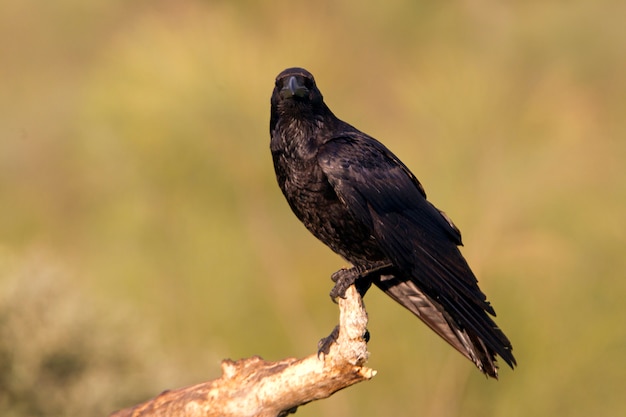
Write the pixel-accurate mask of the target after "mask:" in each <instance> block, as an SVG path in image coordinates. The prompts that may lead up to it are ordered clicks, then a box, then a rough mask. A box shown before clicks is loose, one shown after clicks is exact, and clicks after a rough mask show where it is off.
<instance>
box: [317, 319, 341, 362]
mask: <svg viewBox="0 0 626 417" xmlns="http://www.w3.org/2000/svg"><path fill="white" fill-rule="evenodd" d="M338 337H339V326H335V328H334V329H333V331H332V332H330V334H329V335H328V336H327V337H325V338H323V339H322V340H320V341H319V342H318V343H317V357H318V359H323V358H324V357H325V356H326V355H328V353H329V352H330V347H331V346H332V344H333V343H335V342H336V341H337V338H338Z"/></svg>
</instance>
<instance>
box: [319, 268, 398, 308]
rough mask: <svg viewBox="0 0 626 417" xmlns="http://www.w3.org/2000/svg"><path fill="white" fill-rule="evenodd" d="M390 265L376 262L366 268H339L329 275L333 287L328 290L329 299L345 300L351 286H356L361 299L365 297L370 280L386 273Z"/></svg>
mask: <svg viewBox="0 0 626 417" xmlns="http://www.w3.org/2000/svg"><path fill="white" fill-rule="evenodd" d="M391 268H392V265H391V264H390V263H388V262H382V261H381V262H378V263H374V264H371V265H366V266H355V267H352V268H341V269H340V270H339V271H337V272H335V273H333V274H332V275H331V277H330V278H331V279H332V280H333V282H334V283H335V286H334V287H333V289H332V290H330V298H331V299H332V300H333V301H334V300H335V299H336V298H337V297H341V298H345V296H346V290H347V289H348V287H349V286H350V285H352V284H354V285H355V286H356V289H357V291H358V292H359V294H360V295H361V297H364V296H365V293H366V292H367V290H369V288H370V286H371V285H372V278H374V277H375V276H377V275H381V274H384V273H388V270H390V269H391Z"/></svg>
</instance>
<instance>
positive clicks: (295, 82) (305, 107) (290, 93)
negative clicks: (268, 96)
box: [272, 68, 325, 118]
mask: <svg viewBox="0 0 626 417" xmlns="http://www.w3.org/2000/svg"><path fill="white" fill-rule="evenodd" d="M324 107H325V106H324V99H323V97H322V93H320V90H318V88H317V86H316V85H315V79H314V78H313V74H311V73H310V72H309V71H307V70H305V69H304V68H287V69H286V70H284V71H283V72H281V73H280V74H278V76H277V77H276V84H275V85H274V92H273V93H272V113H276V116H279V117H280V116H290V117H296V118H301V117H310V116H313V115H316V114H319V113H320V112H323V111H324V110H323V108H324Z"/></svg>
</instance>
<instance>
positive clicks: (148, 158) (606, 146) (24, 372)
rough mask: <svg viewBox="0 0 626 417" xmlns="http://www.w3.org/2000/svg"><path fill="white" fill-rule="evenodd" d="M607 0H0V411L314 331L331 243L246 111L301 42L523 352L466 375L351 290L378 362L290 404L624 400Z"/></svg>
mask: <svg viewBox="0 0 626 417" xmlns="http://www.w3.org/2000/svg"><path fill="white" fill-rule="evenodd" d="M624 16H626V3H624V2H623V1H616V0H615V1H610V0H603V1H597V2H590V1H582V0H574V1H570V2H557V1H511V2H496V1H486V0H485V1H481V0H478V1H463V2H454V3H453V2H415V1H407V0H405V1H402V0H391V1H386V2H376V3H374V2H371V3H368V4H365V3H364V2H362V1H347V0H344V1H336V2H331V1H320V2H304V1H294V0H292V1H282V0H281V1H275V2H271V3H270V2H253V1H239V2H234V1H233V2H227V1H182V2H181V1H139V2H128V1H120V0H117V1H112V0H109V1H92V2H84V1H76V0H60V1H55V2H42V1H34V0H26V1H11V0H9V1H8V2H3V4H2V5H1V6H0V85H1V89H0V91H1V94H0V295H1V297H0V318H2V320H0V323H4V324H0V336H1V337H0V339H1V341H0V410H1V412H0V413H1V414H2V415H5V416H33V415H47V416H56V415H59V416H61V415H106V414H107V413H108V412H110V411H112V410H113V409H115V408H119V407H123V406H128V405H131V404H132V403H133V401H140V400H143V399H146V398H148V397H149V396H152V395H155V394H157V393H158V392H160V391H161V390H164V389H167V388H174V387H178V386H183V385H189V384H192V383H195V382H199V381H202V380H206V379H211V378H214V377H217V376H218V375H219V373H220V370H219V361H220V360H221V359H222V358H227V357H230V358H233V359H237V358H240V357H246V356H251V355H255V354H258V355H261V356H263V357H264V358H266V359H279V358H283V357H287V356H304V355H307V354H310V353H312V352H313V351H314V350H315V348H316V343H317V340H318V339H319V338H321V337H323V336H325V335H326V334H327V333H328V332H329V331H330V330H331V329H332V328H333V326H334V325H335V323H336V321H337V308H336V306H334V305H333V304H332V303H331V302H330V300H329V298H328V295H327V294H328V291H329V290H330V288H331V284H332V283H331V281H330V279H329V276H330V274H331V273H332V272H333V271H335V270H336V269H338V268H339V267H341V266H345V263H344V262H343V261H342V260H341V259H339V258H338V257H337V256H336V255H334V254H332V253H331V251H330V250H328V249H327V248H325V247H324V246H323V245H322V244H321V243H319V242H317V241H316V240H315V239H314V238H313V237H312V236H310V235H309V233H308V232H307V231H306V230H305V229H304V227H302V226H301V225H300V224H299V222H298V221H297V219H296V218H295V217H294V216H293V215H292V213H291V212H290V210H289V208H288V206H287V204H286V202H285V201H284V199H283V197H282V195H281V194H280V191H279V189H278V187H277V185H276V184H275V179H274V173H273V168H272V162H271V157H270V153H269V132H268V124H269V96H270V94H271V90H272V88H273V81H274V77H275V76H276V74H277V73H278V72H280V71H281V70H282V69H284V68H286V67H289V66H303V67H305V68H307V69H309V70H310V71H311V72H313V74H315V76H316V79H317V81H318V85H319V86H320V88H321V90H322V92H323V93H324V96H325V99H326V102H327V103H328V104H329V106H330V107H331V109H333V111H334V112H335V113H336V114H337V115H338V116H339V117H341V118H343V119H345V120H346V121H348V122H350V123H352V124H354V125H356V126H357V127H359V128H360V129H362V130H364V131H365V132H367V133H369V134H371V135H373V136H374V137H377V138H378V139H380V140H381V141H382V142H384V143H385V144H386V145H387V146H389V147H390V148H391V149H392V150H393V151H394V152H395V153H396V154H397V155H398V156H399V157H400V158H402V160H403V161H404V162H405V163H406V164H407V165H408V166H409V167H410V168H411V169H412V170H413V172H414V173H415V174H416V175H417V176H418V178H420V180H421V181H422V183H423V184H424V186H425V187H426V191H427V193H428V195H429V198H430V199H431V201H433V202H434V203H435V204H436V205H437V206H438V207H440V208H441V209H444V210H445V211H446V212H447V213H448V214H449V215H450V216H451V217H452V218H453V219H454V220H455V222H456V223H457V225H458V226H459V227H460V228H461V230H462V231H463V234H464V241H465V245H466V247H465V248H464V249H463V252H464V254H465V255H466V257H467V258H468V260H469V262H470V264H471V265H472V266H473V268H474V270H475V272H476V273H477V275H478V276H479V279H480V284H481V287H482V288H483V289H484V291H485V292H486V293H487V294H488V296H489V299H490V300H491V301H492V303H493V305H494V306H495V308H496V310H497V312H498V323H499V324H500V326H501V327H502V328H503V329H504V330H505V332H506V333H507V334H508V335H509V336H510V338H511V340H512V342H513V345H514V352H515V355H516V357H517V359H518V362H519V368H518V369H516V370H515V371H514V372H511V371H510V370H509V369H502V370H501V378H500V381H499V382H496V381H491V380H486V379H485V378H484V377H483V376H482V375H481V374H480V373H479V372H478V371H477V370H475V369H474V367H473V365H472V364H471V363H469V362H468V361H467V360H465V359H464V358H462V357H461V356H460V355H459V354H458V353H456V352H455V351H453V350H452V349H451V348H450V347H448V346H447V345H446V344H445V343H444V342H442V341H441V340H440V339H439V338H438V337H437V336H436V335H434V334H433V333H432V332H430V331H428V330H427V329H426V328H425V326H423V325H422V324H421V323H420V322H419V321H418V320H417V319H415V318H414V317H412V316H411V315H410V314H409V313H408V312H407V311H404V310H403V309H401V308H399V307H398V306H396V305H395V304H394V303H393V302H392V301H391V300H389V299H388V298H387V297H386V296H384V295H382V294H380V293H379V292H377V291H376V290H372V291H371V293H370V294H368V296H367V297H366V303H367V307H368V311H369V313H370V331H371V334H372V340H371V342H370V345H369V346H370V351H371V360H370V365H371V366H372V367H374V368H375V369H377V370H378V371H379V374H378V375H377V376H376V378H374V380H372V381H371V382H368V383H364V384H360V385H358V386H355V387H352V388H350V389H348V390H345V391H343V392H340V393H338V394H336V395H335V396H333V397H332V398H331V399H328V400H325V401H321V402H317V403H313V404H309V405H307V406H305V407H303V408H302V409H300V410H299V411H298V415H299V416H317V415H325V416H422V417H427V416H432V417H434V416H476V417H478V416H480V417H489V416H507V417H508V416H535V417H542V416H546V417H547V416H550V417H552V416H569V417H576V416H589V415H596V416H602V415H604V416H617V415H624V414H626V400H625V399H624V392H625V391H624V389H625V387H626V325H625V320H626V303H625V301H624V299H625V296H626V276H625V272H626V255H625V251H626V244H625V243H626V221H625V219H626V215H625V213H626V169H625V168H624V164H625V161H626V81H625V80H626V75H625V74H626V30H625V29H624V28H625V26H624ZM51 393H54V395H52V394H51ZM35 397H36V400H35V399H34V398H35Z"/></svg>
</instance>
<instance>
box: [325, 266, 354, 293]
mask: <svg viewBox="0 0 626 417" xmlns="http://www.w3.org/2000/svg"><path fill="white" fill-rule="evenodd" d="M359 276H360V274H359V271H358V270H357V269H356V268H341V269H340V270H339V271H337V272H334V273H333V274H332V275H331V276H330V279H332V280H333V282H334V283H335V286H334V287H333V289H332V290H331V291H330V298H331V299H332V300H333V301H335V299H336V298H337V297H340V298H346V291H347V290H348V288H350V286H351V285H352V284H354V283H355V282H356V280H357V278H359Z"/></svg>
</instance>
